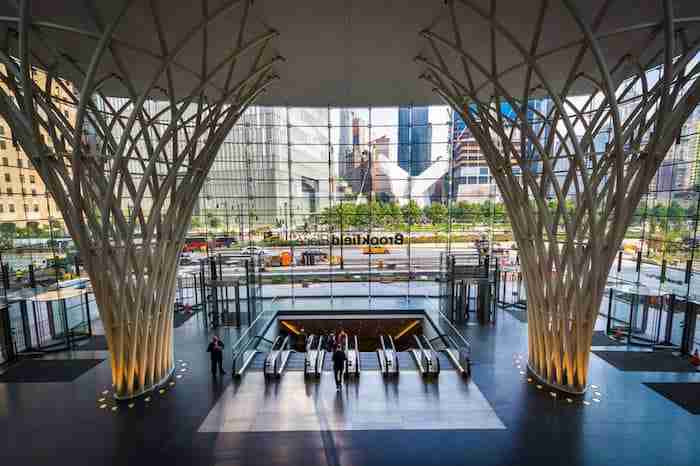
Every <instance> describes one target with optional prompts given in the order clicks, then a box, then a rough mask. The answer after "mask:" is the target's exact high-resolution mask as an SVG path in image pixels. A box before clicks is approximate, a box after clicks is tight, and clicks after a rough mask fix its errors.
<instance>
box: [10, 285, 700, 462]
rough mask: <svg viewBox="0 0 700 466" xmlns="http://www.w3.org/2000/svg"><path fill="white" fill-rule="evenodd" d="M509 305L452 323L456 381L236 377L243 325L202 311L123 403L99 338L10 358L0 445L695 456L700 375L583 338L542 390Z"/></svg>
mask: <svg viewBox="0 0 700 466" xmlns="http://www.w3.org/2000/svg"><path fill="white" fill-rule="evenodd" d="M426 299H428V298H426ZM302 304H303V302H302ZM338 304H339V303H335V308H336V309H337V305H338ZM347 304H348V305H350V302H348V303H347ZM426 304H427V303H426ZM298 305H299V304H298ZM414 305H415V303H414ZM517 312H519V311H510V312H506V311H503V310H501V309H499V310H498V311H497V319H496V321H495V323H492V324H488V325H485V326H480V325H475V324H471V323H469V324H466V325H464V326H462V327H461V328H459V330H460V331H461V332H462V333H463V334H464V335H465V336H466V337H467V338H469V340H470V342H471V344H472V374H471V377H470V378H468V379H465V378H463V377H462V376H461V375H459V374H458V373H457V372H455V371H449V370H443V371H442V372H441V373H440V375H439V376H438V377H434V378H430V379H425V378H423V377H421V375H420V374H419V373H418V372H417V371H415V370H413V369H411V368H410V365H409V366H407V370H406V371H403V372H402V373H401V374H400V375H399V376H398V377H396V378H391V379H388V378H385V377H383V376H382V375H381V374H380V373H379V372H378V371H372V370H370V369H369V368H368V370H366V371H363V372H362V373H361V375H360V376H359V377H353V378H346V379H344V380H343V383H342V387H341V389H340V390H338V389H337V387H336V384H335V381H334V380H333V373H332V371H331V368H330V366H329V367H328V368H327V370H325V371H323V373H322V374H321V376H320V378H318V379H311V380H309V379H305V378H304V375H303V372H302V371H300V370H293V369H290V370H288V371H286V372H285V373H284V374H283V375H282V376H281V377H280V378H279V379H278V380H272V381H266V380H265V378H264V377H263V374H262V372H261V371H259V370H250V371H249V372H247V373H246V374H245V375H244V376H243V377H242V378H241V379H236V380H234V379H233V378H231V374H230V372H231V371H230V365H231V355H230V353H229V352H228V350H230V348H231V346H232V345H233V344H235V342H236V341H237V340H238V338H239V337H240V336H241V334H242V333H243V332H244V331H245V328H231V327H226V328H219V329H217V330H216V331H212V330H209V329H206V327H205V325H204V320H203V318H202V316H201V315H200V314H197V315H195V316H194V317H192V318H190V319H189V320H188V321H187V322H186V323H184V324H183V325H181V326H179V327H178V328H176V330H175V357H176V362H177V365H176V372H175V375H174V376H173V378H172V380H171V381H170V382H169V383H168V384H166V385H165V386H164V387H163V388H162V389H161V390H159V391H157V392H155V393H152V394H151V395H150V396H147V397H142V398H140V399H137V400H135V401H133V402H131V403H122V404H117V403H115V402H114V400H113V399H112V397H111V379H110V377H111V373H110V367H109V360H108V354H107V352H106V351H104V350H102V349H100V347H99V345H97V346H86V347H84V348H82V347H81V348H78V349H77V350H75V351H70V352H65V353H58V354H56V355H54V356H51V357H45V358H43V359H41V360H24V361H22V362H20V363H19V365H17V366H13V367H11V368H10V369H9V370H7V371H6V372H4V373H2V374H0V431H2V432H3V433H4V435H2V436H0V452H2V453H1V454H2V457H3V459H7V464H22V465H24V466H31V465H45V464H52V463H55V462H56V461H60V462H62V463H63V462H70V464H73V465H82V464H85V465H95V464H114V465H122V464H133V463H134V461H137V462H138V464H141V463H144V464H175V465H190V464H192V465H194V464H196V465H246V464H251V465H253V464H256V465H257V464H265V465H277V464H280V465H316V464H318V465H346V464H363V465H364V464H372V465H375V464H376V465H401V466H406V465H421V466H424V465H429V464H436V465H446V464H479V465H492V464H493V465H512V464H519V465H525V464H533V465H534V464H537V465H541V464H571V465H599V464H600V465H602V464H635V465H658V464H665V465H691V464H693V465H694V464H697V463H698V461H700V442H697V438H698V435H700V416H699V415H698V413H700V410H699V409H698V408H700V401H699V400H700V389H699V388H698V387H700V373H698V372H694V371H693V370H692V369H688V370H686V369H685V368H684V367H683V366H682V365H674V364H671V363H667V362H661V363H658V364H656V365H652V366H649V365H648V364H646V363H644V362H643V361H642V362H639V360H640V358H639V357H637V358H632V360H633V363H630V362H629V360H630V358H629V357H622V356H623V353H624V354H625V355H628V354H630V353H639V351H631V350H633V349H634V348H628V347H627V346H624V345H620V344H618V343H617V342H615V341H613V340H610V341H609V342H608V343H609V346H608V343H606V341H605V340H600V339H597V340H595V341H594V345H604V346H595V347H594V348H593V349H594V352H593V354H592V355H591V361H590V379H589V382H590V387H589V390H588V392H587V393H586V395H585V396H584V397H583V398H581V399H567V398H566V397H564V396H561V395H556V396H555V394H552V393H550V392H549V391H548V390H547V389H546V387H542V386H538V384H537V382H536V381H535V380H532V378H530V377H528V374H527V372H526V361H527V322H526V319H524V318H522V316H519V315H517V314H514V313H517ZM604 325H605V323H604V321H601V329H602V328H604ZM213 332H215V333H217V334H218V335H219V336H220V337H221V338H222V339H223V341H224V343H225V344H226V349H227V351H226V352H225V353H224V354H225V357H224V369H225V370H226V371H227V372H228V374H225V375H218V376H216V377H213V376H212V374H211V371H210V365H209V355H208V354H207V353H206V352H205V349H206V345H207V342H208V340H209V339H210V337H211V335H212V333H213ZM616 352H617V353H619V354H612V353H616ZM632 356H636V355H632ZM642 356H645V355H642ZM667 356H668V358H674V357H675V356H673V355H670V354H669V355H667ZM620 361H622V362H620ZM625 361H627V362H625ZM634 361H637V362H636V363H634ZM674 361H675V360H674ZM635 364H636V365H635ZM645 364H646V365H645ZM22 365H26V367H24V368H23V367H22ZM693 413H695V414H693Z"/></svg>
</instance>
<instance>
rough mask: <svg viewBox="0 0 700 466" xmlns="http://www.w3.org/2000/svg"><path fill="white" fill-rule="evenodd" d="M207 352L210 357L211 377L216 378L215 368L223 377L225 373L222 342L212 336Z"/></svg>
mask: <svg viewBox="0 0 700 466" xmlns="http://www.w3.org/2000/svg"><path fill="white" fill-rule="evenodd" d="M207 352H208V353H209V354H210V356H211V375H213V376H214V377H216V368H217V366H218V368H219V372H220V373H221V374H222V375H223V374H225V373H226V371H225V370H224V367H223V364H224V342H223V341H221V340H219V337H217V336H216V335H214V336H213V337H212V338H211V343H209V346H208V347H207Z"/></svg>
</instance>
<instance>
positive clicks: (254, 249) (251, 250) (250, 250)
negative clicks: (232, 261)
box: [241, 246, 269, 256]
mask: <svg viewBox="0 0 700 466" xmlns="http://www.w3.org/2000/svg"><path fill="white" fill-rule="evenodd" d="M241 252H242V253H243V254H250V255H256V254H260V255H262V256H264V255H267V254H269V252H267V251H265V250H264V249H263V248H260V247H258V246H246V247H244V248H242V249H241Z"/></svg>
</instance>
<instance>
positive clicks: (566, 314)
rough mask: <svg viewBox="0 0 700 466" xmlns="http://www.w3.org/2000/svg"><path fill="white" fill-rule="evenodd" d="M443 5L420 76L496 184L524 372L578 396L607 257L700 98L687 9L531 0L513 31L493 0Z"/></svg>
mask: <svg viewBox="0 0 700 466" xmlns="http://www.w3.org/2000/svg"><path fill="white" fill-rule="evenodd" d="M446 3H447V6H446V15H445V16H446V17H447V19H446V20H445V21H443V22H442V23H440V24H438V25H434V26H433V27H431V28H430V29H428V30H425V31H423V32H422V35H423V36H424V37H425V39H426V43H427V45H428V47H427V52H426V53H424V54H421V55H420V56H418V57H417V58H416V61H417V62H418V63H419V64H421V65H422V67H423V68H424V70H425V71H424V73H423V75H422V76H421V78H422V79H424V80H426V81H427V82H428V83H430V84H431V85H432V86H433V88H434V90H435V91H436V92H438V93H439V94H440V95H441V96H442V97H443V98H444V100H445V101H446V102H447V103H448V104H449V105H450V106H451V107H452V108H453V109H454V110H455V111H456V112H458V113H459V114H460V115H461V117H462V118H463V119H464V121H465V123H466V124H467V125H468V127H469V129H470V130H471V131H472V133H473V135H474V137H475V138H476V139H477V141H478V142H479V143H480V145H481V149H482V151H483V153H484V157H485V159H486V162H487V164H488V166H489V168H490V171H491V173H492V175H493V177H494V179H495V181H496V183H497V185H498V187H499V188H500V192H501V195H502V197H503V199H504V203H505V206H506V209H507V212H508V215H509V217H510V221H511V225H512V229H513V235H514V238H515V240H516V242H517V244H518V248H519V252H520V259H521V266H522V272H523V276H524V279H525V281H526V283H527V312H528V339H529V356H528V357H529V369H530V371H531V372H532V373H533V374H534V375H535V376H536V377H538V378H539V379H541V380H543V381H545V382H546V383H548V384H549V385H551V386H554V387H557V388H559V389H562V390H565V391H567V392H571V393H580V392H581V391H583V390H584V389H585V387H586V380H587V372H588V364H589V355H590V345H591V337H592V333H593V329H594V324H595V321H596V318H597V315H598V312H599V307H600V304H601V300H602V295H603V291H604V287H605V284H606V281H607V277H608V273H609V270H610V267H611V265H612V263H613V261H614V259H615V256H616V254H617V252H618V250H619V247H620V243H621V241H622V239H623V236H624V234H625V231H626V229H627V227H628V226H629V224H630V222H631V220H632V215H633V212H634V210H635V207H636V206H637V204H638V202H639V200H640V198H641V197H642V195H643V194H644V193H645V191H646V190H647V188H648V186H649V183H650V181H651V180H652V178H653V177H654V175H655V173H656V171H657V169H658V167H659V165H660V164H661V162H662V161H663V159H664V157H665V155H666V153H667V151H668V149H669V148H670V146H671V145H672V144H673V142H674V141H675V139H676V138H677V137H678V135H679V130H680V128H681V126H682V124H683V123H684V121H685V120H686V119H687V117H688V115H689V114H690V112H691V111H692V110H693V109H694V108H695V106H696V105H697V104H698V101H699V100H700V80H697V79H696V76H697V73H698V72H699V71H700V67H699V66H698V64H697V62H696V61H693V58H694V57H695V56H696V54H697V52H698V50H699V43H698V37H697V26H698V23H697V22H698V18H679V17H676V16H675V15H674V6H673V4H672V2H670V1H661V2H658V5H655V6H654V7H656V8H658V10H659V12H660V13H661V14H659V15H658V16H656V17H655V19H654V21H656V22H652V23H649V22H647V23H643V24H632V25H627V24H625V26H624V27H620V26H618V28H617V29H612V30H606V29H604V28H603V26H608V27H609V22H607V18H608V17H607V15H608V12H609V10H610V8H611V5H612V4H613V2H611V1H602V2H596V5H597V8H598V9H597V10H596V11H593V12H592V13H593V14H591V12H590V11H586V12H583V11H581V10H579V8H578V7H577V5H576V2H574V1H570V0H562V1H546V0H541V1H540V2H535V3H533V4H532V9H531V10H528V11H529V14H532V15H533V18H534V21H533V23H532V24H531V25H526V23H527V21H523V26H522V27H517V28H516V27H513V26H514V20H513V14H512V12H509V11H504V8H501V9H500V10H499V7H498V3H497V2H496V1H495V0H492V1H491V2H486V3H487V5H488V4H490V6H486V7H484V6H483V5H484V2H475V1H470V0H448V1H447V2H446ZM618 5H619V4H618ZM590 6H592V5H590ZM647 7H648V6H647V5H646V4H645V6H644V8H647ZM584 13H585V14H584ZM617 14H619V11H618V12H617ZM630 14H631V15H634V12H630ZM588 15H590V17H591V18H592V20H590V21H589V20H588V19H586V18H588V17H589V16H588ZM502 16H503V17H505V18H507V19H502V18H501V17H502ZM553 18H556V22H555V24H556V27H557V28H558V29H557V30H556V31H554V30H553V29H552V27H553V26H552V23H553V21H552V19H553ZM478 21H481V22H482V23H483V25H484V28H485V29H484V30H486V31H487V33H486V34H485V35H484V37H483V38H484V40H483V41H482V43H479V44H475V43H474V42H473V41H469V42H467V41H466V40H465V37H471V38H472V39H473V36H474V33H473V31H471V30H469V28H468V27H466V26H462V25H470V26H471V27H473V25H474V24H475V23H477V22H478ZM615 21H618V19H614V20H613V21H612V23H615ZM506 23H508V25H506ZM557 23H558V24H557ZM691 26H692V27H695V31H694V32H695V35H693V34H690V33H689V30H691ZM547 28H549V29H547ZM572 30H573V31H574V32H575V33H576V36H577V39H575V40H571V41H565V43H563V44H561V45H559V46H557V47H556V48H548V47H552V46H551V45H550V44H549V43H548V42H547V41H546V40H545V39H543V37H547V38H549V39H550V40H551V39H552V37H553V34H555V36H554V37H556V35H566V36H567V37H570V35H571V34H572ZM628 34H633V36H632V37H633V38H634V41H631V42H630V43H629V44H625V37H627V35H628ZM489 44H490V45H489ZM470 46H471V47H470ZM625 47H626V48H625ZM484 48H487V49H488V50H487V51H486V52H484V50H483V49H484ZM474 49H479V50H477V51H476V52H475V51H474ZM613 49H614V50H613ZM504 51H505V52H504ZM506 53H507V55H508V59H504V60H503V61H500V60H501V59H502V57H503V55H501V54H506ZM513 57H516V59H515V62H514V61H513ZM504 61H505V62H507V63H503V62H504ZM561 63H566V64H567V66H566V68H565V69H562V67H561ZM550 65H551V66H553V67H554V68H555V69H551V67H550ZM654 66H658V67H657V68H656V71H655V72H653V73H650V72H648V70H649V69H651V68H653V67H654ZM582 94H588V95H587V96H586V97H575V96H577V95H582ZM534 99H541V100H540V102H544V103H545V105H539V104H538V105H535V104H533V100H534Z"/></svg>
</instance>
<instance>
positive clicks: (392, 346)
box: [387, 335, 396, 353]
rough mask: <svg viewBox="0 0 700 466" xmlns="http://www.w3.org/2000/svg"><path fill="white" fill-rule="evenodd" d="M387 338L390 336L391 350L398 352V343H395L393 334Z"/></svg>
mask: <svg viewBox="0 0 700 466" xmlns="http://www.w3.org/2000/svg"><path fill="white" fill-rule="evenodd" d="M387 338H389V344H390V345H391V350H392V351H393V352H394V353H396V345H394V338H393V337H392V336H391V335H388V336H387Z"/></svg>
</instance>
